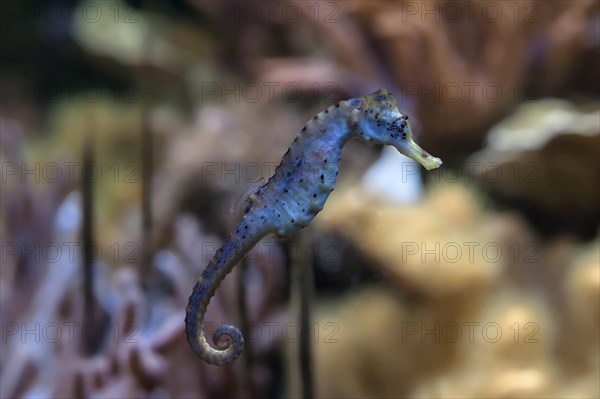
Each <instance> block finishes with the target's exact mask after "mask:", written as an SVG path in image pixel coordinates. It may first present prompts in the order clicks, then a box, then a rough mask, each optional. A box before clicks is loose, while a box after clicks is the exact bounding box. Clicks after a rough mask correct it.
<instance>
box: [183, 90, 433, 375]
mask: <svg viewBox="0 0 600 399" xmlns="http://www.w3.org/2000/svg"><path fill="white" fill-rule="evenodd" d="M352 138H359V139H362V140H363V141H365V142H367V143H368V144H386V145H391V146H394V147H395V148H396V149H397V150H398V151H400V152H401V153H402V154H404V155H406V156H408V157H410V158H412V159H414V160H415V161H417V162H419V163H420V164H421V165H423V167H425V169H427V170H431V169H435V168H437V167H439V166H440V165H441V164H442V161H441V160H440V159H439V158H436V157H433V156H431V155H430V154H428V153H427V152H425V151H424V150H422V149H421V147H419V146H418V145H417V144H416V143H415V142H414V141H413V138H412V132H411V128H410V124H409V122H408V116H406V115H402V114H401V113H400V110H399V109H398V104H397V102H396V98H395V97H394V95H393V94H390V93H388V92H387V91H386V90H385V89H379V90H378V91H376V92H374V93H371V94H368V95H366V96H363V97H360V98H351V99H349V100H345V101H341V102H339V103H337V104H335V105H332V106H330V107H329V108H327V109H326V110H324V111H322V112H321V113H319V114H318V115H317V116H315V117H314V118H313V119H311V120H309V121H308V122H307V123H306V126H304V128H302V131H301V132H300V134H299V135H298V136H297V137H296V139H295V140H294V142H293V143H292V145H291V146H290V147H289V149H288V150H287V152H286V153H285V155H284V156H283V158H282V159H281V163H280V164H279V166H277V168H276V170H275V173H274V174H273V176H272V177H271V178H270V179H269V180H268V181H267V183H265V184H264V185H262V186H261V187H259V188H258V189H257V190H256V191H255V192H254V193H253V194H250V195H249V196H248V198H247V199H246V201H245V202H244V209H243V213H244V215H243V217H242V220H241V221H240V223H239V224H238V226H237V227H236V229H235V231H234V232H233V233H232V234H231V235H230V236H229V237H228V238H227V240H226V241H225V242H224V243H223V245H222V247H221V248H220V249H219V250H218V251H217V252H216V254H215V256H214V257H213V258H212V259H211V260H210V261H209V263H208V265H207V266H206V268H204V270H203V271H202V275H201V276H200V277H199V278H198V282H197V283H196V285H195V287H194V290H193V292H192V295H191V296H190V298H189V304H188V306H187V308H186V318H185V331H186V334H187V340H188V343H189V344H190V346H191V347H192V349H193V350H194V352H196V354H197V355H198V356H199V357H200V358H202V359H203V360H205V361H206V362H208V363H211V364H216V365H223V364H227V363H231V362H232V361H233V360H235V359H236V358H237V357H238V356H239V355H240V353H241V352H242V350H243V348H244V338H243V336H242V333H241V332H240V330H239V329H237V328H236V327H234V326H232V325H228V324H225V325H222V326H221V327H219V328H218V329H217V331H216V332H215V333H214V334H213V337H212V339H213V343H214V344H215V346H216V349H215V348H213V347H212V346H210V345H209V343H208V342H207V341H206V337H205V334H204V329H203V327H202V324H203V321H204V314H205V313H206V309H207V307H208V303H209V301H210V299H211V298H212V296H213V295H214V294H215V291H216V290H217V287H218V285H219V284H220V282H221V281H222V280H223V279H224V278H225V276H226V275H227V274H228V273H229V272H230V271H231V270H232V269H233V267H234V266H235V265H236V264H237V263H238V262H239V261H240V260H241V259H242V257H243V256H244V255H245V254H246V253H247V252H248V251H250V249H252V247H254V245H256V244H257V243H258V241H259V240H260V239H261V238H263V237H264V236H265V235H267V234H269V233H274V234H276V235H277V236H278V237H286V236H289V235H291V234H293V233H295V232H297V231H298V230H300V229H301V228H303V227H305V226H307V225H308V224H309V223H310V222H311V220H312V219H313V218H314V217H315V216H316V214H317V213H318V212H319V211H321V210H322V209H323V206H324V204H325V201H326V200H327V197H328V196H329V194H330V193H331V192H332V191H333V188H334V185H335V180H336V176H337V173H338V161H339V158H340V154H341V152H342V147H343V146H344V144H345V143H346V142H347V141H348V140H350V139H352ZM223 336H226V337H228V338H229V340H228V342H227V341H224V340H222V339H221V338H223Z"/></svg>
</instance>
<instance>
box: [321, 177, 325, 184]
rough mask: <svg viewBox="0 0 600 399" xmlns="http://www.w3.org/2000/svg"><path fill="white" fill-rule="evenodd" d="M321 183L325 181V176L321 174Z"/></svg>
mask: <svg viewBox="0 0 600 399" xmlns="http://www.w3.org/2000/svg"><path fill="white" fill-rule="evenodd" d="M320 177H321V183H323V182H325V176H323V175H321V176H320Z"/></svg>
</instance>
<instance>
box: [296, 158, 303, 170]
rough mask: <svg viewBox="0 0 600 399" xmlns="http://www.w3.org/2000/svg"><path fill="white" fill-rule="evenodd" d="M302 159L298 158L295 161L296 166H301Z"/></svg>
mask: <svg viewBox="0 0 600 399" xmlns="http://www.w3.org/2000/svg"><path fill="white" fill-rule="evenodd" d="M302 162H303V161H302V160H301V159H300V160H298V162H296V167H297V168H299V167H300V166H302Z"/></svg>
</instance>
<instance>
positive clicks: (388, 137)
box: [352, 89, 442, 170]
mask: <svg viewBox="0 0 600 399" xmlns="http://www.w3.org/2000/svg"><path fill="white" fill-rule="evenodd" d="M361 100H362V101H361V102H360V105H359V106H358V107H357V108H356V109H355V110H354V111H353V113H352V126H353V127H354V130H355V133H356V134H357V135H358V137H360V138H362V139H363V140H364V141H366V142H368V143H371V144H386V145H391V146H394V147H395V148H396V149H397V150H398V151H400V152H401V153H402V154H404V155H406V156H407V157H410V158H412V159H414V160H415V161H417V162H419V163H420V164H421V165H423V167H424V168H425V169H427V170H431V169H435V168H438V167H439V166H440V165H441V164H442V161H441V160H440V159H439V158H436V157H434V156H432V155H430V154H428V153H427V152H426V151H425V150H423V149H422V148H421V147H419V145H418V144H417V143H415V142H414V140H413V134H412V130H411V128H410V122H409V121H408V116H407V115H403V114H402V113H401V112H400V110H399V109H398V103H397V101H396V98H395V97H394V95H393V94H391V93H389V92H388V91H387V90H385V89H379V90H377V91H376V92H373V93H371V94H367V95H366V96H364V97H362V99H361Z"/></svg>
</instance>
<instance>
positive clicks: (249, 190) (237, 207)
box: [229, 177, 267, 220]
mask: <svg viewBox="0 0 600 399" xmlns="http://www.w3.org/2000/svg"><path fill="white" fill-rule="evenodd" d="M266 182H267V179H265V178H264V177H263V178H262V180H259V181H257V182H254V183H251V184H250V185H249V186H248V187H246V189H245V190H244V192H243V193H242V195H241V196H240V198H239V199H238V200H236V201H233V203H232V204H231V208H230V209H229V211H230V212H231V215H232V216H233V217H234V218H235V219H236V220H238V219H241V217H242V216H243V215H244V213H245V211H246V209H247V208H248V206H250V205H251V203H252V200H253V198H254V194H255V193H256V191H257V190H258V188H259V187H260V186H262V185H263V184H265V183H266Z"/></svg>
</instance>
